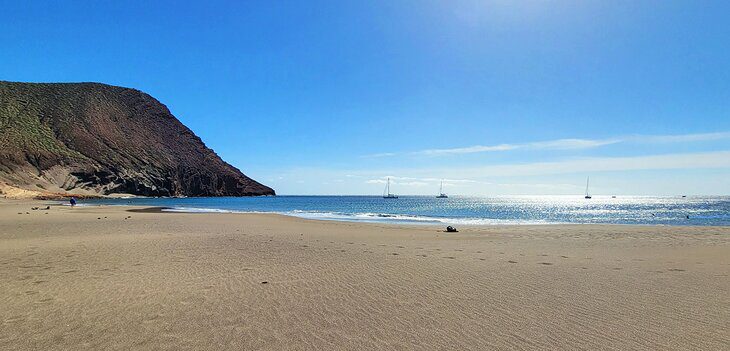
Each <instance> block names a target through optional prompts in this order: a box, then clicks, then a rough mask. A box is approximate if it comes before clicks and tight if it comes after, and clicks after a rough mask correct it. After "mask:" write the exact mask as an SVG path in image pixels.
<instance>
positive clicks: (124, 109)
mask: <svg viewBox="0 0 730 351" xmlns="http://www.w3.org/2000/svg"><path fill="white" fill-rule="evenodd" d="M0 182H5V183H7V184H9V185H11V186H14V187H18V188H24V189H28V190H33V191H41V192H52V193H64V192H70V193H76V194H88V195H94V194H99V195H108V194H114V193H125V194H134V195H144V196H250V195H273V194H274V191H273V190H272V189H271V188H269V187H267V186H264V185H262V184H260V183H258V182H256V181H254V180H252V179H250V178H248V177H246V176H245V175H244V174H243V173H241V171H239V170H238V169H236V168H234V167H233V166H231V165H229V164H227V163H226V162H224V161H223V160H221V158H220V157H218V155H216V153H215V152H213V150H211V149H209V148H207V147H206V146H205V144H203V142H202V141H201V140H200V138H198V137H197V136H196V135H195V134H194V133H193V132H192V131H191V130H190V129H188V128H187V127H185V126H184V125H183V124H182V123H180V121H178V120H177V119H176V118H175V117H174V116H173V115H172V114H171V113H170V111H169V110H168V109H167V107H165V105H163V104H161V103H160V102H159V101H157V100H155V99H154V98H153V97H151V96H149V95H147V94H145V93H143V92H141V91H139V90H135V89H128V88H121V87H115V86H110V85H105V84H98V83H15V82H2V81H0Z"/></svg>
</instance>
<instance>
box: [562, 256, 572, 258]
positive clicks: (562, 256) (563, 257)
mask: <svg viewBox="0 0 730 351" xmlns="http://www.w3.org/2000/svg"><path fill="white" fill-rule="evenodd" d="M560 257H561V258H570V257H568V256H560Z"/></svg>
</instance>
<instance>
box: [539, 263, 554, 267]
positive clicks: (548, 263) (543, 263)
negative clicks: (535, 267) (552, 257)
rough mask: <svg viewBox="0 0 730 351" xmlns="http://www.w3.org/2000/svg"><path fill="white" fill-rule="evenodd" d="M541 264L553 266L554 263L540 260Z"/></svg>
mask: <svg viewBox="0 0 730 351" xmlns="http://www.w3.org/2000/svg"><path fill="white" fill-rule="evenodd" d="M540 264H541V265H545V266H552V265H553V264H552V263H550V262H540Z"/></svg>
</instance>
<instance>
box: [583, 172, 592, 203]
mask: <svg viewBox="0 0 730 351" xmlns="http://www.w3.org/2000/svg"><path fill="white" fill-rule="evenodd" d="M590 181H591V177H588V178H587V179H586V196H585V198H586V199H590V198H592V197H593V196H591V194H590V193H589V192H588V182H590Z"/></svg>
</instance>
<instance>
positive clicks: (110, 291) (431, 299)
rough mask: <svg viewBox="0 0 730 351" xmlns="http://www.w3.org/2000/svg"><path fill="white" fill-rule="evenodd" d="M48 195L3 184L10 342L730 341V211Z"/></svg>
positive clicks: (61, 345)
mask: <svg viewBox="0 0 730 351" xmlns="http://www.w3.org/2000/svg"><path fill="white" fill-rule="evenodd" d="M33 206H43V207H45V203H44V202H38V201H36V202H13V201H10V200H4V201H2V202H0V349H2V350H16V349H21V350H26V349H37V350H47V349H67V350H77V349H119V350H126V349H210V350H220V349H241V350H255V349H265V350H345V349H349V350H352V349H424V350H433V349H439V350H446V349H448V350H464V349H473V350H489V349H503V350H523V349H524V350H533V349H585V350H670V349H673V350H721V349H725V350H727V349H728V348H729V346H728V345H730V332H728V330H730V279H728V274H730V245H729V244H730V228H727V227H723V228H721V227H656V226H652V227H641V226H608V225H574V226H563V225H560V226H558V225H551V226H509V227H482V228H467V229H466V230H462V231H461V232H460V233H458V234H446V233H443V232H440V231H439V230H440V228H434V227H421V226H419V227H406V226H390V225H375V224H355V223H338V222H320V221H312V220H302V219H297V218H289V217H284V216H278V215H259V214H255V215H254V214H181V213H141V212H127V211H126V209H125V208H121V207H95V208H79V207H77V208H68V207H60V206H54V207H52V208H51V210H48V211H45V210H39V211H33V210H30V208H31V207H33ZM26 212H27V213H28V214H26ZM128 216H131V218H128ZM264 282H267V283H266V284H264Z"/></svg>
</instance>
